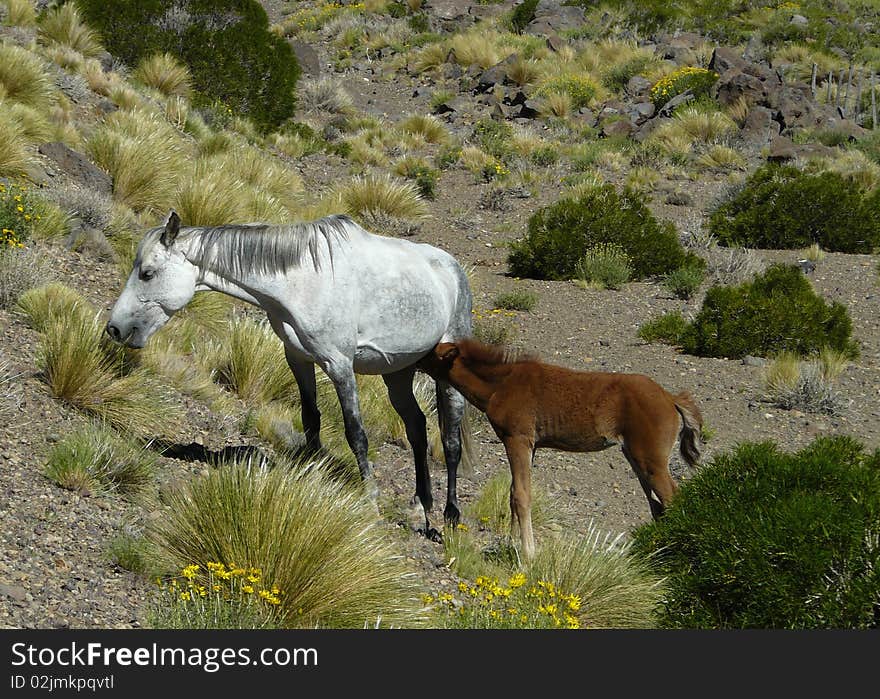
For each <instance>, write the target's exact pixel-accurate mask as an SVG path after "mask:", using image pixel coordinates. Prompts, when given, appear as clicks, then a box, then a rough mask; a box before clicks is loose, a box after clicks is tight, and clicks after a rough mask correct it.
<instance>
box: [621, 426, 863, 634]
mask: <svg viewBox="0 0 880 699" xmlns="http://www.w3.org/2000/svg"><path fill="white" fill-rule="evenodd" d="M878 522H880V451H877V452H874V454H872V455H868V454H866V453H865V452H864V449H863V447H862V445H861V444H859V443H858V442H856V441H855V440H854V439H852V438H850V437H844V436H836V437H824V438H820V439H817V440H816V441H815V442H813V444H811V445H810V446H809V447H807V448H805V449H803V450H802V451H800V452H797V453H795V454H787V453H784V452H781V451H779V449H778V448H777V447H776V446H775V445H774V444H772V443H762V444H743V445H741V446H739V447H738V448H737V449H736V450H735V451H734V452H732V453H728V454H722V455H720V456H717V457H716V458H715V459H714V460H713V462H712V463H711V464H709V465H706V466H704V467H703V468H701V469H700V471H699V472H698V473H697V474H696V475H695V476H694V477H693V478H692V479H690V480H689V481H687V482H686V483H685V484H684V485H683V486H682V488H681V491H680V492H679V494H678V496H677V497H676V499H675V501H674V502H673V504H672V506H671V507H670V508H669V509H668V510H667V511H666V515H665V516H664V517H663V518H661V519H659V520H657V521H655V522H652V523H649V524H646V525H643V526H641V527H639V528H638V529H636V531H635V533H634V546H635V548H636V550H637V551H641V552H646V553H654V554H656V556H657V558H656V560H657V561H658V564H659V566H660V568H661V571H662V573H663V574H665V575H667V576H668V577H667V584H668V586H669V588H668V593H667V597H666V600H665V608H664V609H663V612H662V613H661V623H662V624H663V625H664V626H668V627H691V628H693V627H696V628H756V627H757V628H869V627H874V628H876V627H877V625H878V620H880V597H878V590H880V539H878V537H880V526H878Z"/></svg>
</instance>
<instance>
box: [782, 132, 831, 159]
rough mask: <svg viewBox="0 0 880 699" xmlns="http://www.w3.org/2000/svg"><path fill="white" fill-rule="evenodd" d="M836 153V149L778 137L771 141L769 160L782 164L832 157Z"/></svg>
mask: <svg viewBox="0 0 880 699" xmlns="http://www.w3.org/2000/svg"><path fill="white" fill-rule="evenodd" d="M836 153H837V150H836V149H834V148H829V147H828V146H823V145H820V144H818V143H793V142H792V140H791V139H790V138H786V137H785V136H776V137H775V138H774V139H773V140H772V141H770V147H769V150H768V152H767V160H768V161H770V162H772V163H782V162H785V161H787V160H794V159H795V158H809V157H831V156H834V155H835V154H836Z"/></svg>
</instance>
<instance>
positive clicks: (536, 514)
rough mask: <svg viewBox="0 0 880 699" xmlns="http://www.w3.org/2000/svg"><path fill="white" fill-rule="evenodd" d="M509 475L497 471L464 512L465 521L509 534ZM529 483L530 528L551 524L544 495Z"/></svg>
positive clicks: (539, 489)
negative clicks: (530, 504)
mask: <svg viewBox="0 0 880 699" xmlns="http://www.w3.org/2000/svg"><path fill="white" fill-rule="evenodd" d="M510 484H511V477H510V473H508V472H506V471H499V472H498V473H496V474H494V475H492V476H491V477H490V478H489V479H488V480H487V481H486V482H485V483H484V484H483V487H482V488H480V494H479V496H478V497H477V499H476V500H475V501H474V502H473V503H471V504H470V505H469V506H468V508H467V514H468V516H469V517H471V518H472V519H474V520H475V521H477V522H479V523H480V524H481V525H483V526H486V527H489V528H490V529H492V530H493V531H495V532H496V533H498V534H507V533H509V532H510V526H511V522H510ZM536 485H537V484H535V483H534V482H533V483H532V525H533V526H534V527H541V526H544V525H545V524H548V523H549V522H552V521H553V513H552V512H551V510H550V507H549V502H548V500H547V496H546V493H544V491H543V490H542V489H541V488H540V487H535V486H536Z"/></svg>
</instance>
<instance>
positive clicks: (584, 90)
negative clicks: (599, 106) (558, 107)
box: [536, 73, 599, 109]
mask: <svg viewBox="0 0 880 699" xmlns="http://www.w3.org/2000/svg"><path fill="white" fill-rule="evenodd" d="M598 91H599V84H598V83H597V82H596V81H595V80H594V79H593V77H592V76H591V75H589V74H588V73H563V74H561V75H555V76H553V77H551V78H548V79H547V80H545V81H544V82H542V83H541V86H540V87H539V89H538V90H537V92H536V95H548V94H552V93H556V94H566V95H568V96H569V97H570V98H571V107H572V108H573V109H579V108H580V107H586V106H587V105H589V104H590V101H591V100H592V99H593V98H594V97H595V96H596V93H597V92H598Z"/></svg>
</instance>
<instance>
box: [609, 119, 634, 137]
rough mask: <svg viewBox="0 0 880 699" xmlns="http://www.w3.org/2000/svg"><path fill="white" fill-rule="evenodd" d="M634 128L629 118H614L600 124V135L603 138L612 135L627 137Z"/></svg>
mask: <svg viewBox="0 0 880 699" xmlns="http://www.w3.org/2000/svg"><path fill="white" fill-rule="evenodd" d="M634 130H635V127H634V126H633V124H632V122H631V121H630V120H629V119H614V120H613V121H606V122H605V123H603V124H602V136H604V137H605V138H611V137H613V136H626V137H628V136H630V135H631V134H632V132H633V131H634Z"/></svg>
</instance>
